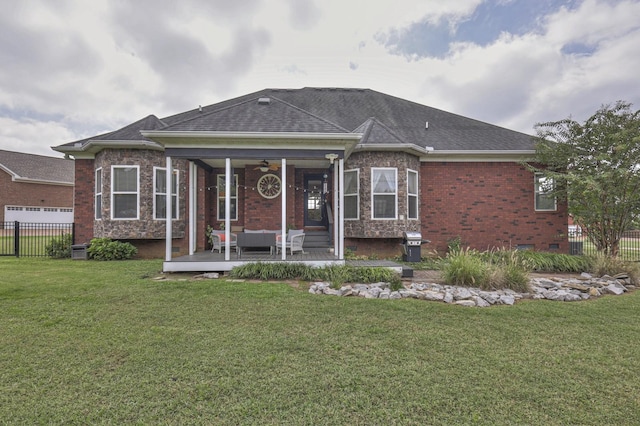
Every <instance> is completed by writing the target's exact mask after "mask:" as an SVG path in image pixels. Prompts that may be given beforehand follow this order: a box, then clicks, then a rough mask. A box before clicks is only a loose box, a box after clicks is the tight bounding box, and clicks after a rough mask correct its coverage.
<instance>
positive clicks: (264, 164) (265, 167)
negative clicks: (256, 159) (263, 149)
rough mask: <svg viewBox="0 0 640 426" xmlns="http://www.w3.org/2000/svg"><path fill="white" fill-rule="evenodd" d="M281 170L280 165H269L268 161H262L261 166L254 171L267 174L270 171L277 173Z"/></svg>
mask: <svg viewBox="0 0 640 426" xmlns="http://www.w3.org/2000/svg"><path fill="white" fill-rule="evenodd" d="M279 168H280V165H278V164H269V162H268V161H267V160H262V161H261V162H260V165H258V167H256V168H254V169H253V170H260V171H261V172H263V173H266V172H268V171H269V170H273V171H277V170H278V169H279Z"/></svg>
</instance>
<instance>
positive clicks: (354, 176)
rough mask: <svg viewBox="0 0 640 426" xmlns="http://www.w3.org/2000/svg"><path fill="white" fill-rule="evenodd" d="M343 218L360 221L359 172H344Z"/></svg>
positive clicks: (356, 170)
mask: <svg viewBox="0 0 640 426" xmlns="http://www.w3.org/2000/svg"><path fill="white" fill-rule="evenodd" d="M344 218H345V220H356V219H360V170H359V169H353V170H345V172H344Z"/></svg>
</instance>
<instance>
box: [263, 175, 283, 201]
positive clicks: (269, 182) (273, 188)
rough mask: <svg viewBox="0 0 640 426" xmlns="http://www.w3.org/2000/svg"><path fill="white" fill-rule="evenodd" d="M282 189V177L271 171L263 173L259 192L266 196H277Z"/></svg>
mask: <svg viewBox="0 0 640 426" xmlns="http://www.w3.org/2000/svg"><path fill="white" fill-rule="evenodd" d="M281 190H282V185H281V182H280V178H279V177H278V176H276V175H274V174H271V173H269V174H266V175H262V177H261V178H260V179H258V192H259V193H260V195H262V196H263V197H264V198H276V197H277V196H278V195H280V191H281Z"/></svg>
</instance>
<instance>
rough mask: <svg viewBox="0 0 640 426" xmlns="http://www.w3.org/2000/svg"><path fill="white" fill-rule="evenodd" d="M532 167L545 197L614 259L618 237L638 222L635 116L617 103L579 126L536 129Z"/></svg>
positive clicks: (639, 125)
mask: <svg viewBox="0 0 640 426" xmlns="http://www.w3.org/2000/svg"><path fill="white" fill-rule="evenodd" d="M536 131H537V136H538V138H537V144H536V163H537V165H534V166H531V169H532V170H534V171H536V172H543V173H545V174H546V176H547V177H548V178H549V179H547V182H549V183H550V184H552V185H550V186H549V187H548V188H546V189H547V190H548V191H549V194H550V195H555V196H557V197H559V198H563V199H566V200H567V201H568V207H569V213H571V214H573V216H574V220H575V221H576V222H577V223H578V224H579V225H581V226H582V227H584V228H586V230H587V235H588V237H589V239H590V240H591V241H592V242H593V243H594V244H595V246H596V248H597V249H598V250H599V251H601V252H603V253H604V254H605V255H611V256H616V255H617V254H618V249H619V245H620V239H621V237H622V233H623V232H624V231H625V230H626V229H627V228H629V227H630V225H631V224H632V222H633V221H634V220H635V219H637V218H638V217H640V111H635V112H633V111H632V109H631V104H630V103H627V102H623V101H618V102H617V103H616V104H615V105H613V106H611V105H604V106H602V107H601V108H600V109H599V110H598V111H596V113H595V114H593V115H592V116H591V117H589V118H588V119H587V120H586V121H585V122H584V123H583V124H580V123H578V122H576V121H574V120H572V119H571V118H567V119H564V120H560V121H554V122H548V123H538V124H536Z"/></svg>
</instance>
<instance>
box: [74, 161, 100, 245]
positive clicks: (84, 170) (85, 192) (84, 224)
mask: <svg viewBox="0 0 640 426" xmlns="http://www.w3.org/2000/svg"><path fill="white" fill-rule="evenodd" d="M74 163H75V176H76V177H75V179H76V184H75V201H74V205H73V216H74V222H75V241H76V243H77V244H88V243H89V242H90V241H91V239H92V238H93V236H94V231H93V221H94V220H93V218H94V207H93V205H94V201H93V197H94V193H93V189H94V185H95V183H94V182H95V167H94V163H95V162H94V160H80V159H76V160H75V161H74Z"/></svg>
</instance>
